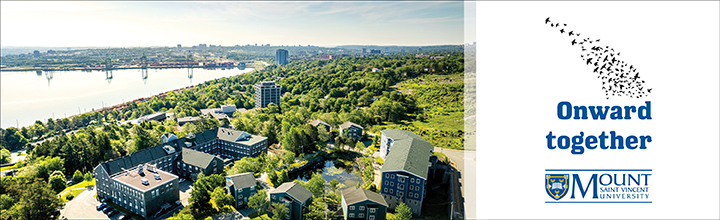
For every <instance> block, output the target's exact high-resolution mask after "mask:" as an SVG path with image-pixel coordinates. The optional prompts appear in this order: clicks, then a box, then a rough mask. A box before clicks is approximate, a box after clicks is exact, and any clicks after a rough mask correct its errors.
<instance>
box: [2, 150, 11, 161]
mask: <svg viewBox="0 0 720 220" xmlns="http://www.w3.org/2000/svg"><path fill="white" fill-rule="evenodd" d="M11 159H12V155H11V154H10V151H9V150H8V149H5V148H2V149H0V164H6V163H10V160H11Z"/></svg>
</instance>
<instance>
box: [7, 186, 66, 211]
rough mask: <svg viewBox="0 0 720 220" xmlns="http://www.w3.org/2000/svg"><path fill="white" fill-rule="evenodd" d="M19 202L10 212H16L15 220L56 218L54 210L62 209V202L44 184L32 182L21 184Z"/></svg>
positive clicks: (55, 193)
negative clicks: (21, 189) (21, 191)
mask: <svg viewBox="0 0 720 220" xmlns="http://www.w3.org/2000/svg"><path fill="white" fill-rule="evenodd" d="M23 187H25V190H23V193H22V195H21V196H20V200H19V202H18V203H17V204H15V205H14V206H13V207H12V208H10V209H11V210H14V211H16V218H15V219H21V220H24V219H27V220H32V219H47V218H48V216H56V217H57V214H58V213H57V212H56V211H55V210H57V209H60V208H62V207H63V203H62V201H60V198H58V197H57V192H54V191H53V190H52V189H50V187H49V186H48V185H47V184H45V183H44V182H32V183H26V184H23Z"/></svg>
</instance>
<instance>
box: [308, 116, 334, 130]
mask: <svg viewBox="0 0 720 220" xmlns="http://www.w3.org/2000/svg"><path fill="white" fill-rule="evenodd" d="M308 124H310V125H312V126H315V127H317V126H320V125H322V126H323V128H325V130H326V131H328V132H330V130H331V129H332V126H330V124H328V123H327V122H324V121H323V120H320V119H318V120H315V121H311V122H308Z"/></svg>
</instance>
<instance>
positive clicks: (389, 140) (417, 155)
mask: <svg viewBox="0 0 720 220" xmlns="http://www.w3.org/2000/svg"><path fill="white" fill-rule="evenodd" d="M380 133H381V137H380V156H381V157H382V158H383V159H384V160H385V163H384V164H383V166H382V169H381V172H382V176H381V181H380V190H381V191H380V193H381V194H382V196H383V198H385V201H387V203H388V205H389V208H395V206H397V205H399V204H400V202H404V203H405V204H407V206H408V207H410V210H411V211H412V213H413V214H416V215H420V213H421V212H422V203H423V200H424V198H425V194H426V192H427V182H428V172H429V170H430V167H431V166H432V165H433V164H435V163H436V162H437V157H435V156H433V155H432V152H433V149H434V148H435V147H434V146H433V145H432V144H430V143H429V142H427V141H425V140H424V139H422V138H421V137H420V136H417V135H415V134H413V133H412V132H409V131H404V130H398V129H386V130H382V131H380Z"/></svg>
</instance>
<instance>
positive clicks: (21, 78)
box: [0, 68, 253, 128]
mask: <svg viewBox="0 0 720 220" xmlns="http://www.w3.org/2000/svg"><path fill="white" fill-rule="evenodd" d="M252 70H253V69H252V68H247V69H243V70H239V69H237V68H233V69H226V70H220V69H215V70H207V69H193V70H192V77H189V74H188V69H149V70H148V72H147V77H146V78H145V77H143V74H142V73H141V71H140V70H139V69H127V70H113V71H112V73H113V77H112V79H106V76H105V72H104V71H92V72H87V71H54V72H42V73H36V72H0V74H2V75H0V98H1V100H0V104H1V106H0V118H2V120H1V124H0V127H2V128H8V127H15V126H17V125H18V124H19V126H20V127H23V126H27V125H31V124H33V123H35V120H41V121H42V122H47V119H48V118H56V119H57V118H64V117H67V116H71V115H76V114H79V113H85V112H89V111H92V110H93V109H100V108H102V107H103V106H104V107H109V106H113V105H117V104H120V103H123V102H127V101H131V100H135V99H138V98H142V97H150V96H154V95H157V94H159V93H163V92H167V91H171V90H175V89H179V88H184V87H187V86H191V85H197V84H200V83H203V82H205V81H208V80H213V79H217V78H222V77H229V76H235V75H240V74H243V73H247V72H250V71H252ZM53 114H54V117H53Z"/></svg>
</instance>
